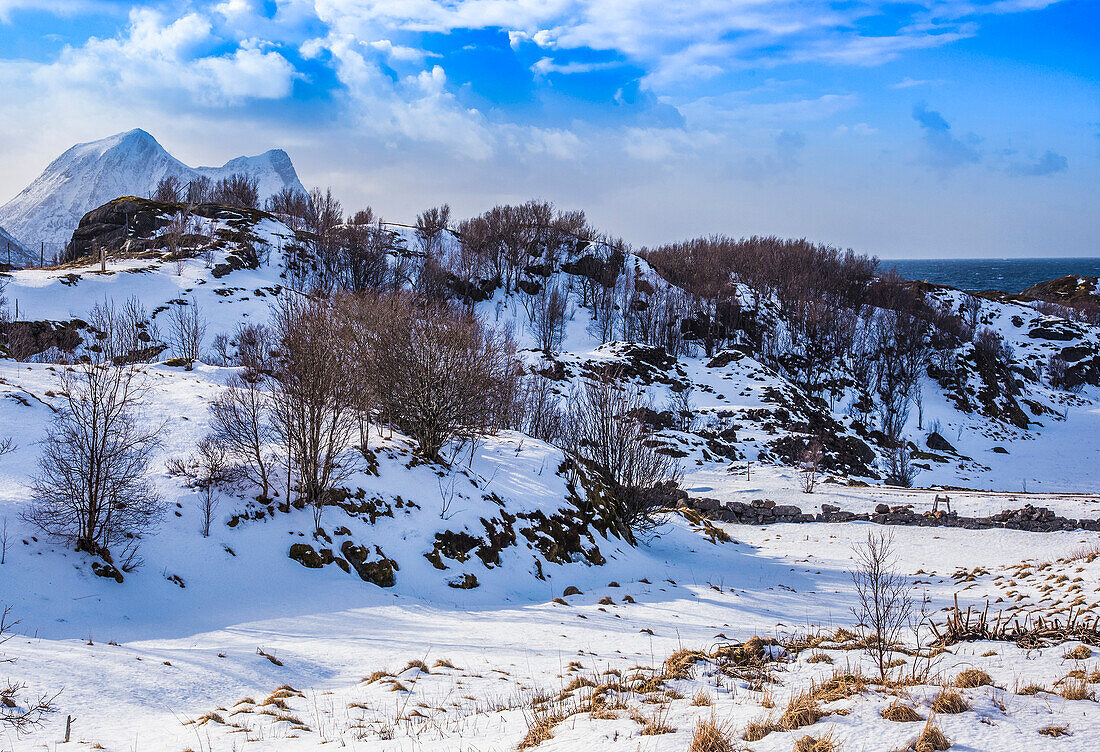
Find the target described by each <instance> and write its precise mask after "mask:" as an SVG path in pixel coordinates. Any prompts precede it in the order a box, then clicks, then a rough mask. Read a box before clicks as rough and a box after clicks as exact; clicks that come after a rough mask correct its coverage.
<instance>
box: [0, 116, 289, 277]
mask: <svg viewBox="0 0 1100 752" xmlns="http://www.w3.org/2000/svg"><path fill="white" fill-rule="evenodd" d="M233 173H245V174H247V175H249V176H251V177H254V178H256V180H257V181H258V184H259V186H258V187H259V192H260V197H261V198H266V197H267V196H270V195H272V194H273V193H277V192H278V191H279V190H281V189H282V188H284V187H290V188H296V189H298V190H303V188H302V183H301V181H300V180H299V179H298V174H297V172H295V170H294V165H293V164H292V163H291V161H290V157H289V156H287V154H286V152H284V151H283V150H282V149H272V150H270V151H267V152H264V153H263V154H260V155H258V156H255V157H237V158H236V159H231V160H229V161H228V162H226V163H225V164H224V165H222V166H221V167H189V166H187V165H185V164H184V163H183V162H181V161H180V160H178V159H176V158H175V157H173V156H172V155H171V154H169V153H168V152H167V151H166V150H165V149H164V147H163V146H161V145H160V144H159V143H158V142H157V140H156V139H155V138H153V137H152V136H151V135H150V134H148V133H146V132H145V131H143V130H141V129H140V128H137V129H134V130H132V131H127V132H125V133H118V134H116V135H114V136H110V137H108V138H104V139H100V140H99V141H91V142H89V143H85V144H77V145H76V146H73V147H72V148H71V149H69V150H67V151H66V152H65V153H64V154H62V155H61V156H60V157H58V158H57V159H55V160H54V161H53V162H51V163H50V165H49V166H48V167H47V168H46V169H45V170H44V171H43V172H42V174H41V175H39V176H38V177H37V178H36V179H35V180H34V182H32V183H31V184H30V185H28V186H27V187H26V188H24V189H23V190H22V191H21V192H20V193H19V195H17V196H16V197H15V198H13V199H12V200H11V201H9V202H8V203H6V204H4V206H3V207H0V226H2V227H4V228H7V231H8V232H9V233H10V234H11V235H12V236H13V237H14V238H15V239H16V240H17V241H18V242H19V243H20V245H21V246H24V247H25V248H29V249H31V250H30V251H27V250H24V251H22V252H21V254H20V257H19V258H18V259H17V258H16V256H15V253H14V249H13V254H12V261H13V262H15V263H26V262H31V261H34V262H37V260H38V250H37V249H39V248H40V247H41V245H40V244H41V243H42V242H45V243H46V246H47V247H48V249H49V250H50V251H51V252H54V251H60V250H61V248H63V247H64V245H65V244H66V243H67V242H68V241H69V238H70V237H71V236H72V233H73V230H74V229H75V228H76V226H77V223H78V222H79V221H80V218H81V217H82V216H84V214H85V213H86V212H88V211H89V210H91V209H94V208H95V207H97V206H100V205H102V204H104V203H105V202H107V201H110V200H111V199H113V198H117V197H118V196H126V195H136V196H148V195H149V194H150V193H151V192H152V191H153V190H154V189H155V188H156V185H157V183H158V182H159V181H160V180H161V179H162V178H164V177H166V176H169V175H172V176H175V177H176V178H178V179H179V180H180V181H181V182H183V183H187V182H189V181H191V180H194V179H195V178H197V177H200V176H203V177H208V178H210V179H211V180H214V181H216V180H218V179H219V178H223V177H226V176H228V175H231V174H233ZM0 242H2V241H0ZM5 260H6V259H5Z"/></svg>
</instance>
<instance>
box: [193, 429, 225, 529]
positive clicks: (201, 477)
mask: <svg viewBox="0 0 1100 752" xmlns="http://www.w3.org/2000/svg"><path fill="white" fill-rule="evenodd" d="M195 457H196V460H197V462H196V469H197V471H198V472H197V475H196V478H195V485H196V486H198V489H199V513H200V514H201V515H202V530H201V532H202V537H203V538H209V537H210V525H211V523H212V522H213V520H214V513H215V512H216V511H217V509H218V486H219V485H220V484H222V483H225V482H226V481H227V480H229V454H228V452H227V451H226V449H225V446H224V445H223V444H221V443H220V442H218V441H216V440H214V439H213V438H211V437H210V436H207V437H205V438H204V439H203V440H202V441H200V442H199V446H198V449H197V451H196V453H195Z"/></svg>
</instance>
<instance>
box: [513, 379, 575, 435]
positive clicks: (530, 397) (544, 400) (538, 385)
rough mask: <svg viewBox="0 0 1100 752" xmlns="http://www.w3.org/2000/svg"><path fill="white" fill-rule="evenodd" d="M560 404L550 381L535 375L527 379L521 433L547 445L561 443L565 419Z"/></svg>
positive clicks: (524, 389)
mask: <svg viewBox="0 0 1100 752" xmlns="http://www.w3.org/2000/svg"><path fill="white" fill-rule="evenodd" d="M561 402H562V399H561V397H559V396H558V395H557V394H556V393H555V392H554V386H553V382H551V381H550V379H547V378H544V377H542V376H539V375H537V374H535V375H532V376H529V377H527V378H526V379H525V380H524V388H523V432H524V433H526V434H527V435H528V436H533V437H534V438H536V439H539V440H540V441H545V442H547V443H548V444H559V443H561V441H562V438H563V435H564V433H565V427H566V418H567V415H566V412H565V410H563V409H562V406H561Z"/></svg>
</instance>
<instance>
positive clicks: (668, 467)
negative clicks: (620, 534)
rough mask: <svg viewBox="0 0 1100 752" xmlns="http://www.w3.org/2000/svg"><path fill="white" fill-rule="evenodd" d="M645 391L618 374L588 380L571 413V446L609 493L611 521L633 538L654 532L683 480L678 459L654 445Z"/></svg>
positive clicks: (574, 399)
mask: <svg viewBox="0 0 1100 752" xmlns="http://www.w3.org/2000/svg"><path fill="white" fill-rule="evenodd" d="M645 407H647V404H646V402H645V400H644V399H643V397H642V394H641V392H639V391H638V390H635V389H633V388H631V387H630V385H629V384H627V383H626V382H625V381H624V380H623V379H622V378H621V377H619V376H618V375H617V374H614V373H605V374H604V375H603V376H602V377H600V378H597V379H593V380H590V381H587V382H586V383H585V384H584V386H583V387H582V388H581V390H580V391H579V393H577V394H575V395H574V396H573V399H572V400H571V404H570V410H569V421H568V430H567V432H566V435H567V436H568V437H569V442H570V443H569V446H568V447H567V448H568V449H570V450H571V451H572V452H574V454H576V455H577V456H578V457H580V458H581V459H582V460H583V461H584V462H585V463H586V464H587V465H588V466H589V467H590V468H591V469H592V470H594V471H595V472H596V474H597V475H598V477H599V479H600V480H601V482H602V483H603V485H604V486H605V487H606V488H607V491H608V494H609V497H610V499H609V501H610V503H611V505H612V507H613V509H612V515H613V517H614V518H615V519H616V520H617V521H618V522H620V523H621V524H622V525H624V526H625V528H626V530H627V531H628V532H627V534H628V535H629V536H634V535H635V534H637V533H640V532H646V531H650V530H652V529H653V528H654V527H655V525H656V524H657V520H656V518H655V517H654V513H655V512H656V511H657V510H659V509H661V508H663V507H665V506H667V505H668V504H669V502H670V498H671V496H670V492H671V491H672V490H673V489H674V488H675V487H676V485H677V483H678V481H679V478H680V468H679V465H678V464H677V462H676V460H675V459H674V458H672V457H671V456H669V455H668V454H663V453H661V452H659V451H657V450H656V449H655V448H654V447H653V446H651V443H650V442H651V438H652V437H651V433H650V430H649V428H648V427H647V426H646V424H645V422H644V421H643V420H642V417H641V414H642V409H643V408H645Z"/></svg>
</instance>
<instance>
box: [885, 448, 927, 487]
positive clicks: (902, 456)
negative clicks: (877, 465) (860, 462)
mask: <svg viewBox="0 0 1100 752" xmlns="http://www.w3.org/2000/svg"><path fill="white" fill-rule="evenodd" d="M885 470H886V482H887V483H891V484H893V485H895V486H901V487H902V488H909V487H911V486H912V485H913V481H914V480H916V477H917V474H918V473H919V472H920V468H918V467H917V466H916V465H915V464H913V453H912V451H911V450H910V448H909V442H908V441H905V440H904V439H899V440H898V444H897V446H893V447H889V448H888V449H887V450H886V458H885Z"/></svg>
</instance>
